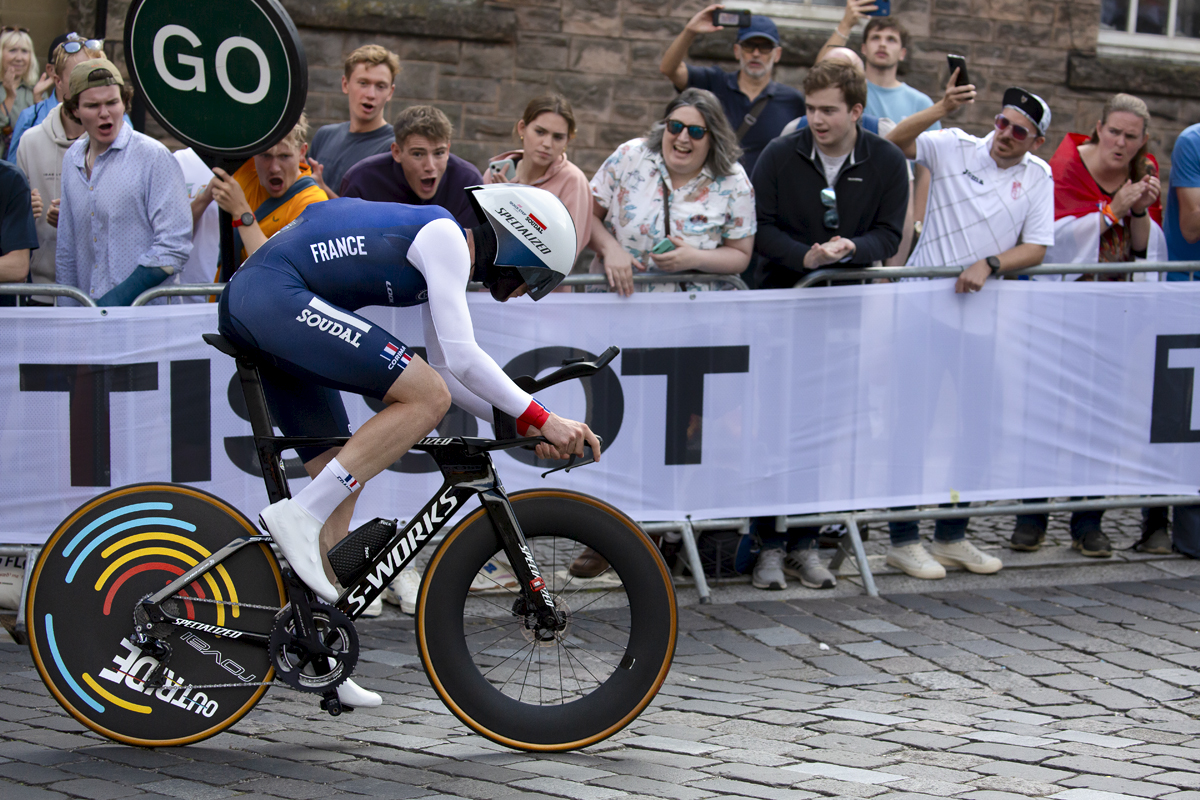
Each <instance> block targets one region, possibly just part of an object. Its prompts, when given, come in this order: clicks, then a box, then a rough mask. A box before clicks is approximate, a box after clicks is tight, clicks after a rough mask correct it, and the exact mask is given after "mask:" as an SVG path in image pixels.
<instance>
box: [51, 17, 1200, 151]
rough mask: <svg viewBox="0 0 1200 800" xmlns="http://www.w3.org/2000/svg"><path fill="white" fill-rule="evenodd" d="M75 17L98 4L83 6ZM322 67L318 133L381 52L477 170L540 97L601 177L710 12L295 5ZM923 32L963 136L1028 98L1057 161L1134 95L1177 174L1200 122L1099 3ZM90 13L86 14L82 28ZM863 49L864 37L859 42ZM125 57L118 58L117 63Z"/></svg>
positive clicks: (711, 41) (1191, 77) (315, 82)
mask: <svg viewBox="0 0 1200 800" xmlns="http://www.w3.org/2000/svg"><path fill="white" fill-rule="evenodd" d="M72 2H73V3H74V4H75V7H76V9H78V8H79V7H81V6H82V5H83V4H84V3H88V4H89V5H90V2H89V0H72ZM282 2H283V5H284V6H285V7H286V8H287V9H288V11H289V12H290V13H291V15H292V17H293V19H294V20H295V22H296V24H297V27H298V28H299V30H300V34H301V37H302V39H303V41H304V45H305V49H306V52H307V55H308V62H309V97H308V104H307V111H308V114H309V117H310V119H311V120H312V122H313V123H314V124H315V125H321V124H325V123H328V122H340V121H343V120H345V119H346V118H347V110H346V102H345V96H344V95H342V94H341V89H340V77H341V62H342V58H343V56H344V55H345V54H346V53H347V52H349V51H350V50H352V49H354V48H355V47H357V46H359V45H361V44H365V43H368V42H377V43H379V44H382V45H384V46H386V47H388V48H390V49H392V50H394V51H396V52H397V53H399V54H400V58H401V60H402V63H403V66H404V71H403V73H402V74H401V75H400V77H399V79H398V81H397V86H396V95H395V99H394V100H393V101H392V103H391V106H390V107H389V108H388V110H387V114H388V116H389V117H394V116H395V115H396V114H397V113H398V112H399V111H400V110H401V109H403V108H405V107H407V106H409V105H413V104H417V103H431V104H433V105H436V106H438V107H439V108H441V109H442V110H443V111H445V112H446V113H447V115H448V116H449V117H450V118H451V119H452V120H453V122H454V124H455V129H456V131H457V133H456V137H455V141H454V151H455V152H456V153H457V154H459V155H460V156H462V157H464V158H466V159H468V160H469V161H472V162H474V163H475V164H477V165H482V164H483V163H485V162H486V161H487V159H488V157H489V156H491V155H493V154H495V153H498V152H500V151H502V150H505V149H508V148H509V147H512V146H514V142H513V139H512V127H513V125H514V123H515V122H516V120H517V118H518V117H519V115H520V113H521V111H522V110H523V109H524V106H525V103H526V102H527V101H528V100H529V99H530V98H531V97H533V96H535V95H537V94H539V93H541V92H545V91H548V90H553V91H559V92H561V93H563V94H565V95H566V96H567V97H568V98H570V100H571V101H572V103H573V104H574V106H575V110H576V115H577V118H578V121H579V135H578V137H577V138H576V140H575V141H574V142H573V143H572V145H571V148H570V150H569V153H570V156H571V158H572V159H573V160H574V161H575V162H576V163H577V164H579V165H580V166H581V167H582V168H583V169H584V171H585V172H588V173H590V172H591V171H594V170H595V168H596V167H598V166H599V164H600V162H601V161H603V159H604V158H605V157H606V156H607V155H608V154H609V153H610V152H611V151H612V150H613V149H614V148H615V147H616V145H618V144H620V143H621V142H623V141H625V140H626V139H629V138H632V137H634V136H637V135H639V134H641V133H642V132H644V131H645V130H646V128H647V127H648V126H649V125H650V123H651V122H653V121H654V120H655V119H657V118H658V116H659V114H661V110H662V107H663V105H664V104H665V103H666V102H667V101H668V100H670V99H671V97H672V96H673V95H674V89H673V88H672V87H671V85H670V83H669V82H668V81H667V80H666V79H665V78H663V77H662V76H661V75H660V74H659V72H658V61H659V59H660V58H661V56H662V53H663V52H664V50H665V49H666V47H667V44H668V43H669V42H670V40H671V39H672V38H673V37H674V36H675V35H676V34H677V33H678V32H679V30H681V29H682V27H683V24H684V22H686V20H687V19H688V18H689V17H690V16H691V15H692V14H693V13H695V11H696V10H698V9H699V8H701V7H703V6H704V5H705V2H704V0H683V1H680V0H495V1H494V2H491V1H488V2H485V0H458V2H453V3H452V2H449V0H375V2H372V3H369V4H368V3H345V2H344V1H343V0H282ZM127 8H128V2H127V0H111V2H110V3H109V9H110V21H109V38H110V41H113V40H116V41H119V39H120V35H121V32H122V30H123V19H124V15H125V12H126V10H127ZM893 8H894V9H895V12H896V15H897V17H898V18H900V19H901V20H903V21H904V23H905V24H906V25H907V26H908V27H909V29H910V30H911V32H912V41H911V42H910V45H909V60H908V64H907V70H906V74H905V76H904V79H905V80H907V81H908V82H909V83H911V84H913V85H914V86H916V87H917V88H919V89H921V90H922V91H925V92H926V93H928V94H930V95H931V96H932V97H934V99H937V97H939V96H940V95H941V89H942V85H943V84H944V81H945V80H946V77H947V70H946V62H945V54H946V53H947V52H957V53H961V54H963V55H965V56H967V57H968V62H969V65H970V74H971V77H972V80H973V81H974V82H975V83H976V84H977V85H978V86H979V87H980V98H979V101H978V102H977V103H976V104H975V106H974V107H970V108H965V109H962V110H960V111H959V112H957V114H956V115H955V116H954V117H953V118H952V119H951V120H950V124H954V125H960V126H962V127H964V128H967V129H968V130H970V131H972V132H974V133H983V132H985V131H986V130H988V129H989V127H990V125H991V118H992V117H993V116H994V115H995V114H996V111H997V110H998V107H999V102H1000V96H1001V94H1002V93H1003V91H1004V89H1005V88H1006V87H1007V86H1009V85H1013V84H1019V85H1022V86H1025V87H1026V88H1029V89H1031V90H1032V91H1035V92H1037V93H1039V94H1041V95H1042V96H1043V97H1045V98H1046V100H1047V102H1048V103H1049V104H1050V106H1051V108H1052V109H1053V112H1054V125H1053V130H1052V134H1051V137H1050V140H1049V141H1048V142H1047V144H1046V145H1045V146H1044V147H1043V148H1042V150H1041V151H1040V153H1039V154H1040V155H1042V156H1043V157H1044V158H1049V157H1050V155H1051V154H1052V153H1053V151H1054V147H1056V146H1057V144H1058V142H1059V141H1060V140H1061V138H1062V136H1063V134H1064V133H1066V132H1067V131H1084V130H1088V129H1090V128H1091V126H1092V125H1093V123H1094V121H1095V119H1096V118H1097V116H1098V113H1099V110H1100V107H1101V106H1102V105H1103V103H1104V100H1105V98H1106V97H1108V96H1109V95H1111V94H1112V93H1113V92H1116V91H1122V90H1126V91H1133V92H1135V93H1137V94H1139V96H1141V97H1143V99H1145V100H1146V101H1147V103H1148V104H1149V105H1150V108H1151V110H1152V112H1153V114H1154V117H1155V119H1154V124H1153V128H1152V147H1153V150H1154V152H1155V153H1156V154H1157V155H1158V156H1159V158H1160V160H1161V161H1163V162H1164V167H1165V166H1166V165H1167V162H1168V161H1169V156H1170V149H1171V146H1172V145H1173V143H1174V139H1175V136H1176V135H1177V133H1178V132H1179V131H1180V130H1181V129H1182V128H1184V127H1186V125H1188V124H1190V123H1191V122H1195V121H1200V74H1198V73H1200V67H1192V66H1189V67H1176V66H1171V65H1164V64H1163V63H1162V62H1158V63H1154V62H1140V61H1137V60H1133V59H1125V60H1122V59H1098V58H1096V57H1095V50H1096V36H1097V30H1098V27H1099V13H1100V3H1099V0H1058V1H1054V0H897V2H893ZM77 13H78V12H77ZM826 35H827V30H816V29H804V28H796V27H789V28H785V29H784V30H783V37H784V45H785V57H784V62H783V63H782V64H781V66H780V67H779V71H778V77H779V78H780V79H781V80H783V81H785V82H788V83H791V84H794V85H798V84H799V83H800V81H802V80H803V77H804V74H805V72H806V70H807V67H808V66H809V65H810V64H811V63H812V60H813V57H814V56H815V54H816V51H817V49H818V48H819V47H820V45H821V43H822V42H823V41H824V40H825V37H826ZM853 43H854V44H857V36H856V37H855V39H854V40H853ZM731 45H732V34H731V33H730V32H725V33H724V34H716V35H712V36H708V37H703V38H701V39H699V40H697V42H696V43H695V45H694V46H693V48H692V52H691V53H690V54H689V61H691V62H692V63H700V64H709V63H722V64H724V65H725V66H727V67H729V68H732V66H733V65H732V63H731V61H730V59H731V58H732V47H731ZM117 51H118V52H117V55H118V56H119V47H118V48H117Z"/></svg>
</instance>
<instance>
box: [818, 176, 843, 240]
mask: <svg viewBox="0 0 1200 800" xmlns="http://www.w3.org/2000/svg"><path fill="white" fill-rule="evenodd" d="M821 205H823V206H825V227H826V228H828V229H829V230H831V231H833V230H837V228H838V226H839V225H841V224H842V223H841V218H840V217H838V210H837V192H835V191H834V190H833V189H832V188H830V187H828V186H827V187H825V188H824V189H822V190H821Z"/></svg>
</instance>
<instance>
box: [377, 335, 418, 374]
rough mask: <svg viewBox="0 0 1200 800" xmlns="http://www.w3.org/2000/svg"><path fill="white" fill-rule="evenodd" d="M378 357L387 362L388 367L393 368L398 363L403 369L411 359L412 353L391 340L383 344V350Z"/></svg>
mask: <svg viewBox="0 0 1200 800" xmlns="http://www.w3.org/2000/svg"><path fill="white" fill-rule="evenodd" d="M379 357H380V358H382V359H385V360H386V361H387V362H388V369H395V368H396V366H397V365H399V367H400V369H401V370H403V369H404V368H405V367H407V366H408V364H409V362H410V361H412V353H410V352H408V348H407V347H404V346H400V347H397V346H396V345H394V344H392V343H391V342H388V343H387V344H385V345H384V346H383V352H382V353H380V354H379Z"/></svg>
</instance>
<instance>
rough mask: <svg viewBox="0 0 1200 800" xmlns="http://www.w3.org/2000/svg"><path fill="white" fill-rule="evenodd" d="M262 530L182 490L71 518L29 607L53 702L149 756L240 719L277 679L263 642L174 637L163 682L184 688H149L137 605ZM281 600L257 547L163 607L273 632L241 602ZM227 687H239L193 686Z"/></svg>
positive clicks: (183, 632) (134, 491) (192, 633)
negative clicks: (135, 636)
mask: <svg viewBox="0 0 1200 800" xmlns="http://www.w3.org/2000/svg"><path fill="white" fill-rule="evenodd" d="M254 534H258V531H257V530H256V529H255V527H254V526H253V525H252V524H251V522H250V521H249V520H248V519H246V517H245V516H243V515H242V514H241V512H239V511H238V510H237V509H236V508H234V507H233V506H231V505H229V504H228V503H225V502H224V501H223V500H221V499H220V498H218V497H216V496H214V495H211V494H209V493H207V492H204V491H201V490H199V489H195V488H192V487H190V486H182V485H177V484H155V483H145V484H135V485H132V486H124V487H121V488H119V489H114V490H112V491H109V492H106V493H104V494H101V495H99V496H97V497H95V498H93V499H91V500H89V501H88V502H86V503H84V504H83V505H82V506H80V507H79V508H78V509H76V510H75V511H74V512H73V513H72V514H71V515H70V516H68V517H67V518H66V519H65V520H63V522H62V523H61V524H60V525H59V526H58V528H57V529H56V530H55V531H54V533H53V534H52V535H51V537H50V539H49V540H48V541H47V542H46V546H45V547H44V548H42V552H41V555H40V556H39V557H38V560H37V563H36V565H35V566H34V568H33V572H32V573H31V576H30V581H29V595H28V598H27V600H26V606H25V614H26V617H25V619H26V621H27V624H28V626H29V647H30V650H31V651H32V654H33V660H34V663H35V665H36V666H37V670H38V673H39V674H40V675H41V677H42V680H43V682H45V684H46V687H47V688H48V689H49V690H50V693H51V694H52V695H53V696H54V698H55V699H56V700H58V702H59V703H60V704H61V705H62V707H63V708H64V709H66V710H67V712H68V713H69V714H70V715H71V716H72V717H74V718H75V719H77V720H78V721H79V722H81V723H83V724H84V725H86V726H87V727H89V728H91V729H92V730H94V731H95V732H97V733H99V734H100V735H102V736H106V737H108V738H109V739H113V740H115V741H118V742H123V743H125V744H132V745H140V746H143V747H169V746H177V745H185V744H191V743H194V742H198V741H200V740H202V739H206V738H208V737H209V736H213V735H214V734H217V733H219V732H221V731H223V730H225V729H226V728H228V727H229V726H230V725H232V724H234V723H235V722H237V721H238V720H239V719H240V718H241V717H242V716H244V715H245V714H246V712H248V711H249V710H250V709H251V708H253V707H254V705H255V703H257V702H258V701H259V700H260V699H261V698H262V696H263V694H264V693H265V692H266V690H267V688H268V687H267V685H266V684H268V683H270V681H271V680H272V679H273V678H274V670H273V669H272V667H271V662H270V658H269V655H268V652H267V648H266V647H265V646H264V645H261V644H256V643H254V642H250V641H246V640H242V639H240V638H236V637H230V636H218V635H216V634H213V633H209V632H206V631H203V630H198V629H184V628H178V627H177V628H176V629H175V630H174V631H173V632H172V633H171V635H170V636H169V637H168V639H167V641H168V643H169V644H170V645H171V647H172V654H171V657H170V660H169V661H168V662H167V669H168V670H169V672H168V673H167V674H168V676H169V677H170V678H171V679H172V681H173V682H174V683H176V684H177V685H175V686H164V687H163V688H162V689H158V690H154V689H149V690H147V688H146V687H145V683H144V678H145V677H146V676H147V675H148V674H149V673H150V672H151V671H152V670H153V669H154V667H155V666H156V665H157V663H158V662H157V661H156V660H155V659H153V658H152V657H150V656H149V655H143V654H142V652H141V649H140V648H138V647H136V646H135V645H133V644H132V643H131V641H130V639H129V637H130V635H131V634H132V633H133V629H134V628H133V626H134V621H133V610H134V607H135V606H136V604H137V603H138V601H139V600H140V599H141V598H142V597H144V596H146V595H148V594H151V593H153V592H155V591H158V590H159V589H161V588H162V587H163V586H165V585H166V584H167V583H169V582H170V581H172V580H174V579H175V578H176V577H178V576H179V575H182V574H183V573H184V572H185V571H186V570H187V569H190V568H191V567H192V566H194V565H195V564H197V563H199V562H200V561H201V560H202V559H204V558H206V557H207V556H208V555H210V554H212V553H214V552H216V551H217V550H219V549H220V548H221V547H223V546H224V545H226V544H228V543H229V542H230V541H232V540H233V539H235V538H237V537H240V536H246V535H254ZM286 597H287V593H286V590H285V588H284V583H283V576H282V574H281V573H280V570H279V563H278V562H277V561H276V560H275V556H274V554H273V553H272V552H271V548H270V547H268V546H267V545H266V544H265V543H259V544H249V545H246V546H245V547H243V548H242V549H241V550H238V551H237V552H236V553H234V554H232V555H231V556H229V557H228V558H226V559H225V560H224V561H223V562H222V563H221V564H219V565H217V566H216V567H215V568H213V569H211V570H210V571H209V572H207V573H205V574H204V575H203V576H201V578H200V579H199V580H197V581H196V582H193V583H192V584H191V585H189V586H188V587H185V588H184V589H183V590H181V592H180V593H179V594H178V595H176V597H174V598H169V599H168V600H166V601H164V604H167V603H172V604H174V606H173V607H174V608H175V609H176V610H174V611H173V612H172V613H176V614H177V615H178V616H180V617H183V618H188V619H192V620H195V621H197V622H199V623H205V624H208V625H218V626H221V627H225V626H226V625H227V624H228V626H229V627H231V628H237V629H241V630H245V631H254V632H259V633H269V632H270V627H271V624H272V621H273V619H274V612H272V611H267V610H264V609H254V608H247V607H244V606H243V605H242V604H255V605H262V606H272V607H274V609H276V610H278V609H279V608H280V607H281V606H282V605H283V604H284V602H286ZM205 599H209V600H221V601H223V602H222V603H219V604H218V603H206V602H203V600H205ZM259 676H262V677H261V678H260V677H259ZM222 683H236V684H238V685H237V686H234V687H226V688H210V689H195V688H193V687H197V686H204V685H206V684H222Z"/></svg>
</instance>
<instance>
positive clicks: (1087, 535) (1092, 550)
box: [1071, 528, 1112, 558]
mask: <svg viewBox="0 0 1200 800" xmlns="http://www.w3.org/2000/svg"><path fill="white" fill-rule="evenodd" d="M1071 549H1073V550H1078V551H1079V553H1080V555H1084V556H1087V557H1088V558H1112V545H1111V544H1109V542H1108V537H1107V536H1105V535H1104V531H1102V530H1100V529H1099V528H1093V529H1091V530H1089V531H1084V533H1083V535H1082V536H1080V537H1079V538H1078V539H1076V538H1074V537H1071Z"/></svg>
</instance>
